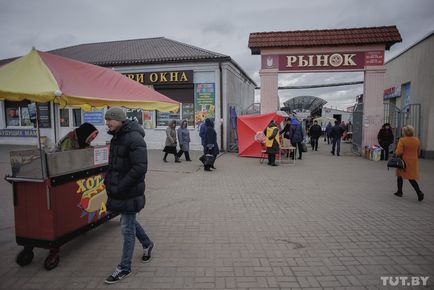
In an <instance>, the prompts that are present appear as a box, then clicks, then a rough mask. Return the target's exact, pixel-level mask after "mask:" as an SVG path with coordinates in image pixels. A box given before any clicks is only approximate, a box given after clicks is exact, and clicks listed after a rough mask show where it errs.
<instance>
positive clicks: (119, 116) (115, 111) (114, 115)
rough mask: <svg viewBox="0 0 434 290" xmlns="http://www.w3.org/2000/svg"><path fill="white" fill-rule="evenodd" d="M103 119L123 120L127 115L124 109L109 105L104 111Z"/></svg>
mask: <svg viewBox="0 0 434 290" xmlns="http://www.w3.org/2000/svg"><path fill="white" fill-rule="evenodd" d="M105 119H106V120H107V119H110V120H116V121H121V122H123V121H125V120H126V119H127V115H126V114H125V112H124V110H122V108H120V107H111V108H110V109H108V110H107V112H106V113H105Z"/></svg>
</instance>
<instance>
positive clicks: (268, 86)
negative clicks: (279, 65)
mask: <svg viewBox="0 0 434 290" xmlns="http://www.w3.org/2000/svg"><path fill="white" fill-rule="evenodd" d="M259 75H260V76H261V114H267V113H273V112H276V111H277V110H278V109H279V108H280V104H279V95H278V91H277V89H278V73H277V69H262V70H260V71H259Z"/></svg>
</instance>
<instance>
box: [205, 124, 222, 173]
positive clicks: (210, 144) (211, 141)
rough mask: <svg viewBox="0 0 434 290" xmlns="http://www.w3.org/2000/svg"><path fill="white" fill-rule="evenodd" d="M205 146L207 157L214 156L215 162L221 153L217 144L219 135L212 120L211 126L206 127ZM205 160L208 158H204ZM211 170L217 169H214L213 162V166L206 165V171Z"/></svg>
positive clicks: (212, 164)
mask: <svg viewBox="0 0 434 290" xmlns="http://www.w3.org/2000/svg"><path fill="white" fill-rule="evenodd" d="M204 144H205V146H204V150H205V155H207V154H209V155H212V156H213V157H214V161H215V158H216V157H217V155H218V154H219V153H220V150H219V146H218V144H217V133H216V131H215V130H214V122H213V121H212V120H211V119H209V124H208V126H207V127H206V131H205V136H204ZM203 158H206V156H203ZM211 168H212V169H216V168H215V167H214V162H212V163H211V164H207V163H206V162H205V163H204V170H205V171H211Z"/></svg>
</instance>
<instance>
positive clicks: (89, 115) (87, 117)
mask: <svg viewBox="0 0 434 290" xmlns="http://www.w3.org/2000/svg"><path fill="white" fill-rule="evenodd" d="M83 121H84V123H91V124H93V125H104V112H103V110H95V109H94V110H93V111H92V112H84V113H83Z"/></svg>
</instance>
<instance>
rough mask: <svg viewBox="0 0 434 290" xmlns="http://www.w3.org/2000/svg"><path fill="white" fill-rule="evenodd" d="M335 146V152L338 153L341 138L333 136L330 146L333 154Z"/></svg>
mask: <svg viewBox="0 0 434 290" xmlns="http://www.w3.org/2000/svg"><path fill="white" fill-rule="evenodd" d="M336 147H337V148H336ZM335 148H336V154H337V155H339V153H340V152H341V138H333V146H332V152H333V154H334V153H335Z"/></svg>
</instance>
